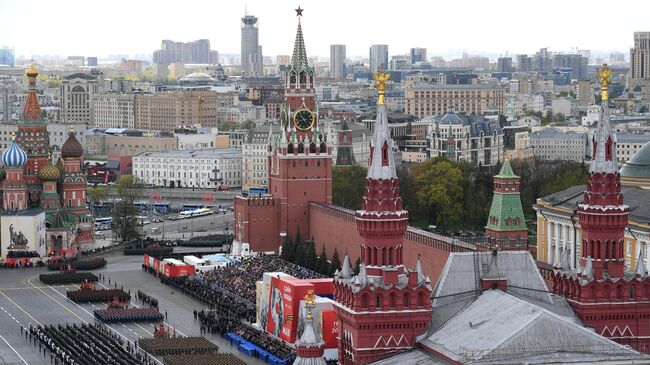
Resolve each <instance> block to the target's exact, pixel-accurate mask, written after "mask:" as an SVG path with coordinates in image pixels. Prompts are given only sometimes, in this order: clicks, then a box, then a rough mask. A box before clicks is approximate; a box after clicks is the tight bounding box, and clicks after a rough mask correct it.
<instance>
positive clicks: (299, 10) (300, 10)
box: [296, 5, 305, 16]
mask: <svg viewBox="0 0 650 365" xmlns="http://www.w3.org/2000/svg"><path fill="white" fill-rule="evenodd" d="M303 11H305V9H300V5H298V9H296V16H302V12H303Z"/></svg>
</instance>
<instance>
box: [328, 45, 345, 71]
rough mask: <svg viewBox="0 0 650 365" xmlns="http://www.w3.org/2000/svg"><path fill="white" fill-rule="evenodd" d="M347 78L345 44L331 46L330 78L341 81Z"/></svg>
mask: <svg viewBox="0 0 650 365" xmlns="http://www.w3.org/2000/svg"><path fill="white" fill-rule="evenodd" d="M345 76H346V72H345V44H332V45H331V46H330V77H331V78H333V79H337V80H340V79H343V78H345Z"/></svg>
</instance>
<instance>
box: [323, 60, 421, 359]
mask: <svg viewBox="0 0 650 365" xmlns="http://www.w3.org/2000/svg"><path fill="white" fill-rule="evenodd" d="M389 77H390V74H387V73H385V72H383V70H382V71H380V72H378V73H376V74H374V75H373V78H374V79H375V81H376V83H375V86H376V87H377V89H378V91H379V100H378V103H377V104H378V108H377V121H376V122H375V129H374V133H373V136H372V139H371V145H370V160H369V167H368V176H367V178H366V183H365V193H364V196H363V200H362V203H361V209H359V210H357V211H356V214H355V220H356V225H357V230H358V232H359V235H360V236H361V242H360V254H361V265H360V269H359V274H358V275H353V272H352V268H351V267H350V261H349V258H348V256H347V255H346V257H345V259H344V262H343V267H342V268H341V271H339V272H337V273H336V274H335V278H334V288H335V301H336V307H335V308H336V312H337V315H338V318H339V320H340V328H339V332H338V333H339V364H343V365H348V364H367V363H370V362H373V361H376V360H379V359H382V358H385V357H389V356H391V355H394V354H395V353H398V352H401V351H404V350H409V349H412V348H413V347H414V346H415V344H416V340H417V336H419V335H421V334H423V333H424V332H425V330H426V326H427V324H428V322H429V321H430V319H431V311H432V307H431V292H432V288H431V283H430V280H429V278H428V277H425V276H424V274H423V272H422V267H421V265H420V262H419V260H418V263H417V266H416V268H415V270H408V269H407V268H406V267H405V266H404V263H403V248H404V246H403V241H404V233H405V232H406V228H407V223H408V212H407V211H406V210H404V208H403V207H402V198H401V196H400V191H399V181H398V179H397V173H396V170H395V161H394V158H393V140H392V139H391V137H390V132H389V129H388V118H387V111H386V106H385V105H384V92H385V88H386V81H387V80H388V79H389Z"/></svg>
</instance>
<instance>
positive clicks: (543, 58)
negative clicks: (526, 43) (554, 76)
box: [532, 48, 553, 72]
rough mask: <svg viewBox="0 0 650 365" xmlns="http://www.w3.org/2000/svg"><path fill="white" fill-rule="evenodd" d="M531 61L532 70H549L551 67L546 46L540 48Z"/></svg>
mask: <svg viewBox="0 0 650 365" xmlns="http://www.w3.org/2000/svg"><path fill="white" fill-rule="evenodd" d="M532 63H533V64H532V66H533V68H532V71H537V72H551V71H552V69H553V64H552V63H551V55H550V54H549V52H548V49H547V48H540V50H539V51H538V52H537V53H535V55H534V56H533V60H532Z"/></svg>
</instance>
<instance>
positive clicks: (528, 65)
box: [517, 54, 533, 72]
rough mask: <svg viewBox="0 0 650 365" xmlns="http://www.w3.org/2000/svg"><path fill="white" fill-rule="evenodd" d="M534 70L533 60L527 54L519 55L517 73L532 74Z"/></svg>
mask: <svg viewBox="0 0 650 365" xmlns="http://www.w3.org/2000/svg"><path fill="white" fill-rule="evenodd" d="M532 70H533V59H532V58H531V57H530V56H528V55H525V54H519V55H517V71H519V72H530V71H532Z"/></svg>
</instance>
